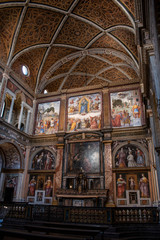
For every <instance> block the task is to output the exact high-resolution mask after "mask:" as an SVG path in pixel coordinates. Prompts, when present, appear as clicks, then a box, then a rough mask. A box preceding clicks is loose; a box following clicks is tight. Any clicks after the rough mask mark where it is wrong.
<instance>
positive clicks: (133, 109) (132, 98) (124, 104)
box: [110, 90, 142, 127]
mask: <svg viewBox="0 0 160 240" xmlns="http://www.w3.org/2000/svg"><path fill="white" fill-rule="evenodd" d="M110 99H111V122H112V127H134V126H141V125H142V121H141V118H142V109H141V101H140V94H139V91H138V90H131V91H124V92H116V93H111V94H110Z"/></svg>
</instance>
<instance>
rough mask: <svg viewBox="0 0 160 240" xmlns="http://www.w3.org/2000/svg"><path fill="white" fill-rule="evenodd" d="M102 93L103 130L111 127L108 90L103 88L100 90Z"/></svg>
mask: <svg viewBox="0 0 160 240" xmlns="http://www.w3.org/2000/svg"><path fill="white" fill-rule="evenodd" d="M102 93H103V113H104V128H110V127H111V121H110V107H109V106H110V100H109V90H108V88H105V89H103V90H102Z"/></svg>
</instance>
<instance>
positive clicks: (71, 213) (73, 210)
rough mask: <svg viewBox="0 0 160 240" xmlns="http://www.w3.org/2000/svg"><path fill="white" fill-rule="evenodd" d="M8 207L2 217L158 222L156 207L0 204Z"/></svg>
mask: <svg viewBox="0 0 160 240" xmlns="http://www.w3.org/2000/svg"><path fill="white" fill-rule="evenodd" d="M4 206H5V209H8V211H6V216H4V217H3V218H5V217H6V218H16V219H28V220H42V221H49V222H66V223H83V224H114V223H116V224H117V223H121V224H122V223H158V222H159V211H158V209H157V208H156V207H146V208H138V207H135V208H127V207H125V208H97V207H63V206H52V205H29V204H27V203H12V204H2V203H1V204H0V210H2V208H3V209H4Z"/></svg>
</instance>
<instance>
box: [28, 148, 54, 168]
mask: <svg viewBox="0 0 160 240" xmlns="http://www.w3.org/2000/svg"><path fill="white" fill-rule="evenodd" d="M48 152H49V153H51V154H52V155H49V156H48ZM42 153H43V154H42ZM47 156H48V161H49V162H48V163H47ZM56 158H57V155H56V150H55V149H54V148H53V149H51V148H49V147H41V148H38V149H37V150H36V151H34V152H33V153H32V154H31V157H30V159H31V160H30V165H29V169H33V170H53V169H55V166H56ZM35 160H38V163H37V162H34V161H35ZM33 164H34V166H33Z"/></svg>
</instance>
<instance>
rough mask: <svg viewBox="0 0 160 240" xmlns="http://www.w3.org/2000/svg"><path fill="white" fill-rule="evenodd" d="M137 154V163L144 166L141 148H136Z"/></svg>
mask: <svg viewBox="0 0 160 240" xmlns="http://www.w3.org/2000/svg"><path fill="white" fill-rule="evenodd" d="M136 150H137V151H136V155H137V165H138V166H139V167H144V159H143V153H142V152H141V151H140V149H138V148H137V149H136Z"/></svg>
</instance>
